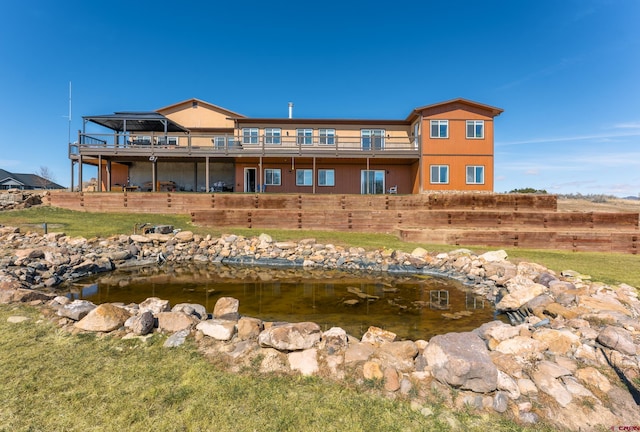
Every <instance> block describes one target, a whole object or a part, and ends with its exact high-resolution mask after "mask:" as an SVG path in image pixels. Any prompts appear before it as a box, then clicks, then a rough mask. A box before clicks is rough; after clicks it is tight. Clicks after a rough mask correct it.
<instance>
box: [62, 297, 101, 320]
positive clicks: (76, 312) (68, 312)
mask: <svg viewBox="0 0 640 432" xmlns="http://www.w3.org/2000/svg"><path fill="white" fill-rule="evenodd" d="M95 308H96V305H94V304H93V303H91V302H90V301H88V300H74V301H72V302H71V303H69V304H66V305H64V306H62V307H61V308H60V309H58V315H59V316H62V317H66V318H69V319H72V320H74V321H80V320H81V319H82V318H84V317H85V316H87V314H88V313H89V312H91V311H92V310H93V309H95Z"/></svg>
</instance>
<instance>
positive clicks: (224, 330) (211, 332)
mask: <svg viewBox="0 0 640 432" xmlns="http://www.w3.org/2000/svg"><path fill="white" fill-rule="evenodd" d="M196 329H198V330H200V331H201V332H202V333H203V334H205V335H207V336H209V337H211V338H213V339H216V340H221V341H228V340H231V338H232V337H233V335H234V334H235V331H236V322H235V321H230V320H222V319H212V320H207V321H202V322H200V323H199V324H198V325H196Z"/></svg>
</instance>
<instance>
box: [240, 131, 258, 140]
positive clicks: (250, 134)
mask: <svg viewBox="0 0 640 432" xmlns="http://www.w3.org/2000/svg"><path fill="white" fill-rule="evenodd" d="M242 144H258V128H242Z"/></svg>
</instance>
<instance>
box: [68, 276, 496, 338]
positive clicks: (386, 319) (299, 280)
mask: <svg viewBox="0 0 640 432" xmlns="http://www.w3.org/2000/svg"><path fill="white" fill-rule="evenodd" d="M68 289H69V294H68V295H69V296H70V297H71V298H74V299H75V298H80V299H86V300H89V301H92V302H94V303H96V304H100V303H108V302H113V303H116V302H122V303H125V304H127V303H141V302H142V301H144V300H145V299H147V298H148V297H159V298H162V299H166V300H169V301H170V303H171V305H176V304H178V303H199V304H202V305H203V306H205V307H206V308H207V311H209V312H212V311H213V307H214V305H215V303H216V301H217V300H218V299H219V298H220V297H234V298H237V299H238V300H240V314H241V315H244V316H252V317H256V318H260V319H262V320H265V321H287V322H300V321H313V322H316V323H318V324H319V325H320V326H321V327H322V329H323V330H328V329H329V328H331V327H335V326H337V327H342V328H344V329H345V330H346V331H347V332H348V333H349V334H351V335H353V336H356V337H362V335H363V334H364V332H366V331H367V329H368V328H369V326H372V325H374V326H377V327H380V328H383V329H385V330H389V331H392V332H394V333H396V334H397V335H398V338H399V339H413V340H416V339H427V340H428V339H429V338H430V337H431V336H433V335H436V334H442V333H447V332H451V331H468V330H472V329H474V328H476V327H478V326H480V325H481V324H483V323H485V322H488V321H491V320H492V319H494V311H493V307H492V305H491V304H490V303H489V302H486V301H485V300H484V299H482V298H480V297H476V296H474V295H473V294H471V293H470V292H469V291H468V290H467V289H465V287H464V286H463V285H462V284H460V283H458V282H456V281H453V280H450V279H446V278H436V277H427V276H418V275H413V276H389V275H381V274H375V275H372V274H367V273H357V274H356V273H347V272H340V271H320V270H302V269H270V268H258V267H239V266H221V265H219V266H213V265H211V266H196V265H190V266H189V265H185V266H182V267H169V266H164V267H154V268H136V269H133V270H118V271H115V272H111V273H109V274H108V275H98V276H94V277H91V278H87V279H84V280H81V281H78V282H76V283H74V284H72V285H69V286H68Z"/></svg>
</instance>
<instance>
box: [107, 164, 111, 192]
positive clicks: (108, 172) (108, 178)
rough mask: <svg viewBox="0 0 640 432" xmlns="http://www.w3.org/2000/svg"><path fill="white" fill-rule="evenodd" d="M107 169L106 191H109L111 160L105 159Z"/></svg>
mask: <svg viewBox="0 0 640 432" xmlns="http://www.w3.org/2000/svg"><path fill="white" fill-rule="evenodd" d="M106 170H107V188H106V189H107V192H111V160H108V161H107V165H106Z"/></svg>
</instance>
